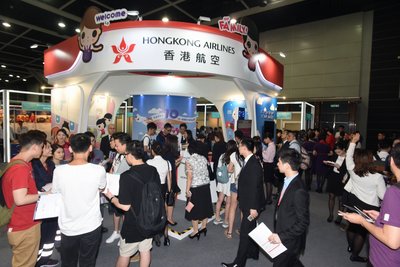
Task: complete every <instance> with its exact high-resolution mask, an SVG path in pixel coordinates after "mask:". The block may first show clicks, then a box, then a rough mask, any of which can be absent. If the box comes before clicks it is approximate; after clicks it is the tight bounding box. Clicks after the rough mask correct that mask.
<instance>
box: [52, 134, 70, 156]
mask: <svg viewBox="0 0 400 267" xmlns="http://www.w3.org/2000/svg"><path fill="white" fill-rule="evenodd" d="M54 144H57V145H60V146H62V148H63V149H64V160H66V161H68V162H70V161H71V159H72V158H71V156H72V155H71V152H70V151H69V147H70V144H69V142H68V133H67V131H66V130H65V129H59V130H58V131H57V134H56V138H55V140H54Z"/></svg>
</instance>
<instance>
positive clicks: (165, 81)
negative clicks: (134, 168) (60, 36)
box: [44, 8, 283, 179]
mask: <svg viewBox="0 0 400 267" xmlns="http://www.w3.org/2000/svg"><path fill="white" fill-rule="evenodd" d="M89 9H90V8H89ZM111 12H114V11H111ZM115 12H116V11H115ZM119 12H120V13H119V14H120V15H123V12H127V11H126V10H125V9H121V10H119ZM121 12H122V13H121ZM88 14H89V15H88ZM90 14H92V15H91V16H90ZM94 14H96V13H94ZM114 14H116V13H114ZM99 16H100V17H99ZM95 17H96V18H94V16H93V12H86V13H85V16H84V18H83V19H82V23H81V27H80V30H81V33H80V34H78V35H76V36H73V37H71V38H69V39H67V40H65V41H63V42H61V43H59V44H57V45H54V46H52V47H51V48H49V49H47V50H46V51H45V55H44V60H45V65H44V73H45V76H46V78H47V79H48V81H49V83H50V84H52V85H54V87H55V88H54V89H53V90H52V96H51V109H52V110H51V111H52V112H51V114H52V115H51V116H52V118H51V121H52V128H53V129H58V128H62V127H67V126H68V127H69V131H70V132H71V133H72V134H73V133H77V132H83V131H86V130H87V129H91V130H93V131H96V132H97V136H98V138H100V137H101V136H102V135H104V134H106V129H107V128H106V127H107V124H108V123H110V122H112V121H114V120H115V117H116V114H117V110H118V109H119V108H120V105H121V104H122V103H123V102H124V101H125V100H126V99H128V98H133V100H132V103H133V105H132V116H133V126H132V127H133V129H132V137H133V138H134V139H139V140H141V139H142V137H143V135H144V133H145V132H146V125H147V123H149V122H155V123H156V124H157V127H158V131H159V130H161V129H162V127H163V125H164V123H166V122H170V123H171V124H172V125H174V131H177V128H178V127H179V124H180V123H183V122H185V123H187V124H188V126H189V129H192V130H195V126H196V124H195V122H196V117H197V115H198V114H197V112H196V102H197V100H196V99H197V98H200V97H203V98H205V99H207V100H208V101H210V102H211V103H213V104H214V105H215V106H216V108H217V109H218V111H219V113H220V118H219V119H220V120H221V121H222V125H224V126H225V127H223V133H224V136H225V137H226V138H228V139H231V138H232V137H233V131H234V130H235V129H238V128H239V129H242V130H243V131H244V132H245V134H246V135H248V136H253V135H261V134H263V132H264V131H265V130H266V129H268V130H275V123H274V120H275V119H276V111H277V101H276V98H274V97H271V96H273V95H275V94H277V93H279V92H280V91H281V90H282V87H283V66H282V65H281V64H280V63H279V62H278V61H277V60H275V59H274V58H273V57H271V56H270V55H269V54H268V53H266V52H264V51H263V50H261V49H259V47H258V32H257V28H256V27H255V25H254V24H253V23H252V22H251V21H249V20H247V19H242V20H241V21H239V22H238V23H235V24H231V23H230V21H229V17H224V18H223V19H222V20H220V21H219V22H218V26H219V27H210V26H206V25H198V24H194V23H182V22H162V21H144V20H143V21H123V22H113V23H109V22H110V21H107V19H106V18H104V17H101V14H100V15H99V14H97V15H95ZM122 17H123V16H122ZM99 18H103V19H99ZM123 18H124V17H123ZM125 18H126V16H125ZM106 25H108V26H106ZM266 122H268V123H266ZM194 132H195V131H194ZM178 176H181V175H178ZM182 176H184V175H182ZM182 179H185V177H183V178H182Z"/></svg>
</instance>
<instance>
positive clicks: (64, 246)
mask: <svg viewBox="0 0 400 267" xmlns="http://www.w3.org/2000/svg"><path fill="white" fill-rule="evenodd" d="M100 240H101V226H99V227H98V228H96V229H95V230H93V231H92V232H89V233H86V234H82V235H77V236H66V235H64V234H62V235H61V263H62V265H61V266H62V267H76V266H78V261H79V267H92V266H93V267H94V266H96V257H97V252H98V250H99V246H100Z"/></svg>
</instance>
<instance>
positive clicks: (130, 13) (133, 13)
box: [128, 10, 139, 16]
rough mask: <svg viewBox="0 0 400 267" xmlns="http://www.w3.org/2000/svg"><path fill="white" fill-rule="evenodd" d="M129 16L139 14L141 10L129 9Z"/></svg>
mask: <svg viewBox="0 0 400 267" xmlns="http://www.w3.org/2000/svg"><path fill="white" fill-rule="evenodd" d="M128 15H129V16H139V11H137V10H128Z"/></svg>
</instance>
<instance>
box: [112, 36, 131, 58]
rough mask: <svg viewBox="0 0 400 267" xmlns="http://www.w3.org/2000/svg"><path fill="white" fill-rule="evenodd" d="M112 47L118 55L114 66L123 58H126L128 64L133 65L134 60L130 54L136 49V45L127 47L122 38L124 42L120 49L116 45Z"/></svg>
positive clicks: (123, 41)
mask: <svg viewBox="0 0 400 267" xmlns="http://www.w3.org/2000/svg"><path fill="white" fill-rule="evenodd" d="M111 47H112V50H113V52H114V53H115V54H116V56H115V60H114V62H113V64H117V63H118V62H120V60H121V58H122V57H124V58H125V61H126V62H129V63H132V59H131V56H130V55H129V54H130V53H132V51H133V49H134V48H135V44H131V45H129V47H127V46H126V43H125V40H124V37H122V41H121V43H120V44H119V47H117V46H116V45H112V46H111Z"/></svg>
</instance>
